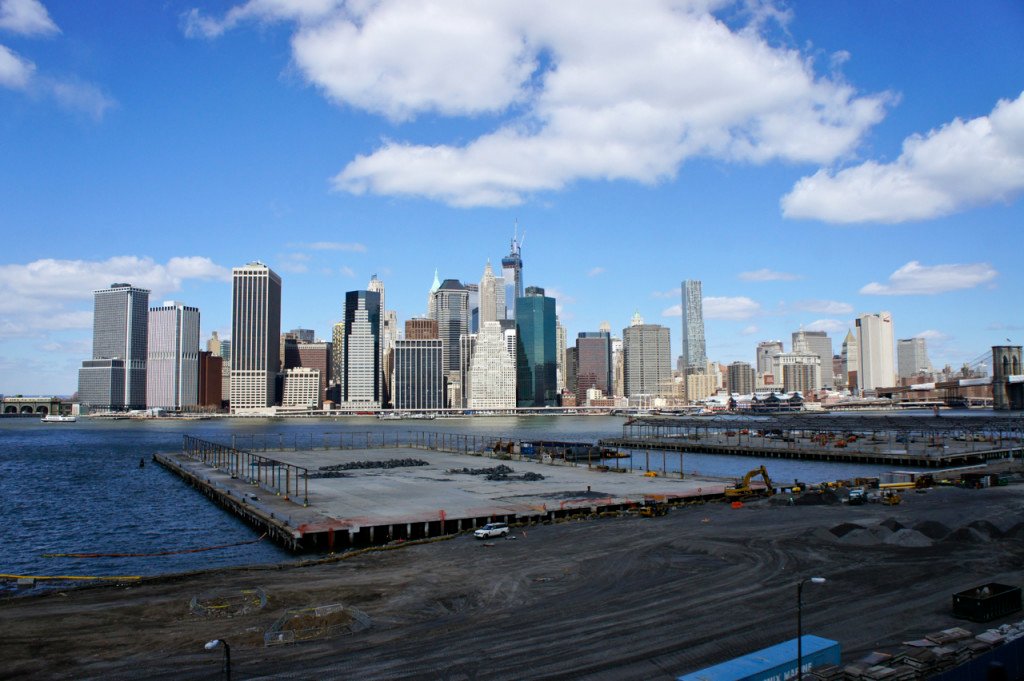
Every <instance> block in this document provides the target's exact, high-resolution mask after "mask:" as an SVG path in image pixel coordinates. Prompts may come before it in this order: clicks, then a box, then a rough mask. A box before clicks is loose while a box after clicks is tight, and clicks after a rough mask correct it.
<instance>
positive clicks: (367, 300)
mask: <svg viewBox="0 0 1024 681" xmlns="http://www.w3.org/2000/svg"><path fill="white" fill-rule="evenodd" d="M380 317H381V308H380V294H379V293H376V292H374V291H349V292H348V293H346V294H345V348H344V351H343V352H342V360H341V361H342V362H343V363H344V365H345V375H344V381H343V382H342V389H341V401H342V402H345V403H354V402H355V403H362V404H366V405H367V406H377V407H379V406H380V403H381V365H380V362H381V350H380V347H381V336H380V334H381V323H380Z"/></svg>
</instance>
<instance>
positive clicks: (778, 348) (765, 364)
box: [756, 340, 784, 374]
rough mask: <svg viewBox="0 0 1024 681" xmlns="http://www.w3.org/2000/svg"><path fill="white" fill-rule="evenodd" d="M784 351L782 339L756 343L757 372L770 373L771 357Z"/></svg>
mask: <svg viewBox="0 0 1024 681" xmlns="http://www.w3.org/2000/svg"><path fill="white" fill-rule="evenodd" d="M783 352H784V350H783V348H782V341H779V340H766V341H761V342H760V343H758V344H757V361H756V364H757V373H759V374H770V373H771V372H772V357H774V356H775V355H781V354H782V353H783Z"/></svg>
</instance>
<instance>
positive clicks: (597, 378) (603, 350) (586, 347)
mask: <svg viewBox="0 0 1024 681" xmlns="http://www.w3.org/2000/svg"><path fill="white" fill-rule="evenodd" d="M591 389H597V390H600V391H601V394H603V395H606V396H607V395H610V394H611V391H612V337H611V334H609V333H608V332H607V331H581V332H580V333H579V334H578V335H577V336H576V400H577V404H580V405H585V404H586V399H587V391H588V390H591Z"/></svg>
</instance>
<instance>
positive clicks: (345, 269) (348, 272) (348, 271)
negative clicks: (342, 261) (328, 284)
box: [338, 265, 356, 277]
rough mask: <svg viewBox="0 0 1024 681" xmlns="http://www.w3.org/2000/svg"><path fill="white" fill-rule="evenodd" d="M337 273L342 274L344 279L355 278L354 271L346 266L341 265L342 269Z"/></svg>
mask: <svg viewBox="0 0 1024 681" xmlns="http://www.w3.org/2000/svg"><path fill="white" fill-rule="evenodd" d="M338 271H339V272H341V273H342V274H344V275H345V276H346V277H355V276H356V271H355V270H354V269H352V268H351V267H349V266H348V265H343V266H342V268H341V269H340V270H338Z"/></svg>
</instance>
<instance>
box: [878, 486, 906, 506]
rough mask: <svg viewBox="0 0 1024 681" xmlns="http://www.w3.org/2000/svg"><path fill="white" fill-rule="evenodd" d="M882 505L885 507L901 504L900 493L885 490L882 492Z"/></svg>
mask: <svg viewBox="0 0 1024 681" xmlns="http://www.w3.org/2000/svg"><path fill="white" fill-rule="evenodd" d="M882 503H883V504H886V505H887V506H895V505H896V504H901V503H903V497H901V496H900V493H899V492H897V491H896V490H894V489H887V490H885V491H884V492H882Z"/></svg>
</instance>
